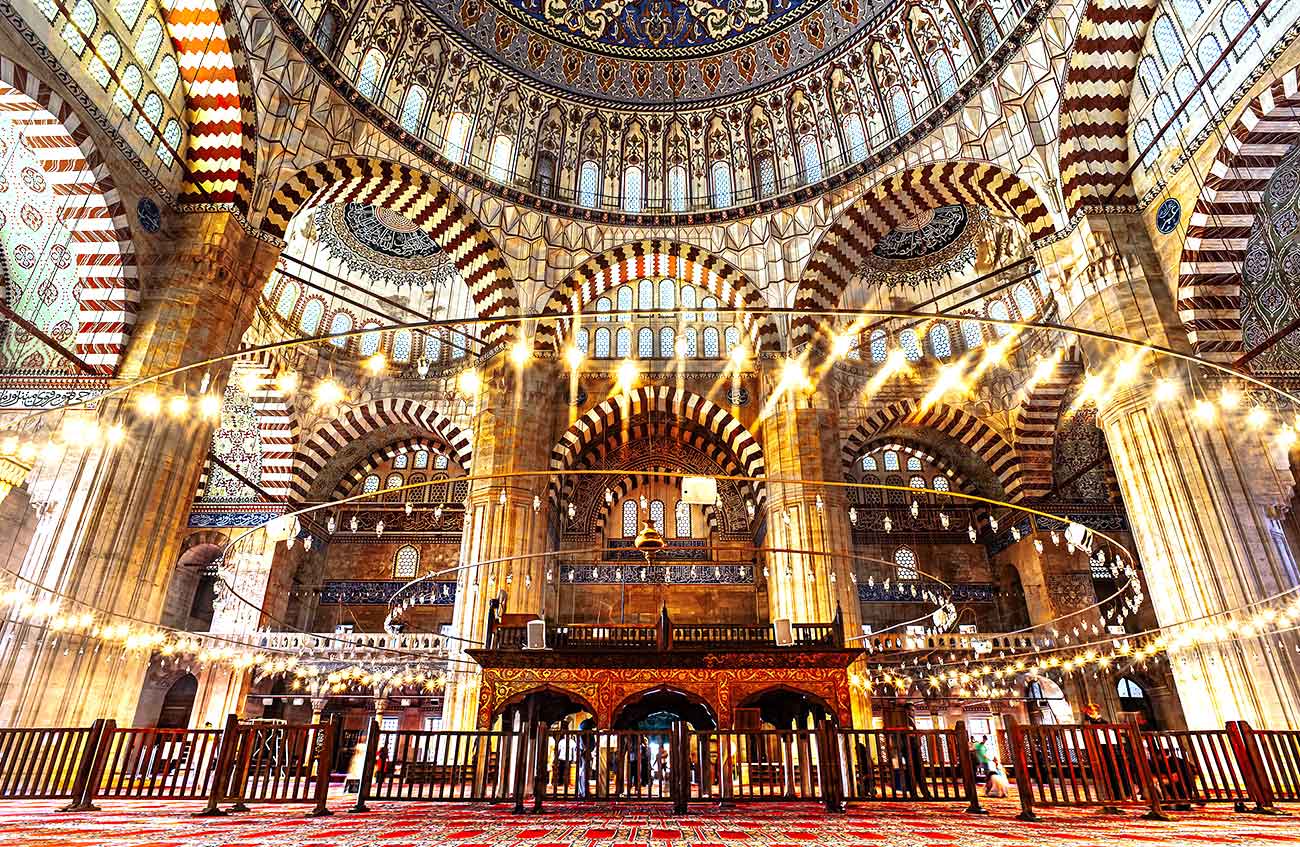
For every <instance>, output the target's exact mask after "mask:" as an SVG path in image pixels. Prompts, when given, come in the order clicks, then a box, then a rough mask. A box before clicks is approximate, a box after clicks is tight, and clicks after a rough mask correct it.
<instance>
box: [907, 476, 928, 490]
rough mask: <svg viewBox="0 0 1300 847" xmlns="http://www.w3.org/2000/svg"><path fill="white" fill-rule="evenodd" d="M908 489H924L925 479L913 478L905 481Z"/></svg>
mask: <svg viewBox="0 0 1300 847" xmlns="http://www.w3.org/2000/svg"><path fill="white" fill-rule="evenodd" d="M907 487H908V488H925V477H921V476H914V477H912V478H911V479H909V480H908V481H907Z"/></svg>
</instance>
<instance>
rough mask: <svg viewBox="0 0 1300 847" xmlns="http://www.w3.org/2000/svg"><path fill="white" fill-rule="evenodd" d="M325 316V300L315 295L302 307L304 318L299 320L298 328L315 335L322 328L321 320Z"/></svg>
mask: <svg viewBox="0 0 1300 847" xmlns="http://www.w3.org/2000/svg"><path fill="white" fill-rule="evenodd" d="M324 317H325V301H324V300H321V299H320V298H319V297H313V298H311V299H310V300H308V301H307V304H306V305H305V306H303V307H302V318H301V319H300V320H299V321H298V328H299V329H301V330H302V331H303V332H305V333H307V334H308V335H315V334H316V333H317V331H319V330H320V322H321V319H322V318H324Z"/></svg>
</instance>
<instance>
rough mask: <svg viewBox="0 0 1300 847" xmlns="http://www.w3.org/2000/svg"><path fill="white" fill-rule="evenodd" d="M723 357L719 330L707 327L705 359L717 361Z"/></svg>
mask: <svg viewBox="0 0 1300 847" xmlns="http://www.w3.org/2000/svg"><path fill="white" fill-rule="evenodd" d="M721 355H722V351H721V349H720V347H719V345H718V328H717V327H714V326H707V327H705V328H704V358H706V359H716V358H718V357H719V356H721Z"/></svg>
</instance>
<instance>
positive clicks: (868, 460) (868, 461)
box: [862, 456, 879, 471]
mask: <svg viewBox="0 0 1300 847" xmlns="http://www.w3.org/2000/svg"><path fill="white" fill-rule="evenodd" d="M862 469H863V470H864V471H875V470H879V468H877V467H876V459H875V457H874V456H863V457H862Z"/></svg>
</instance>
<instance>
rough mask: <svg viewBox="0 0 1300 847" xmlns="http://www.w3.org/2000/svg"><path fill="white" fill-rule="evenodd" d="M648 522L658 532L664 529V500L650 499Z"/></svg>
mask: <svg viewBox="0 0 1300 847" xmlns="http://www.w3.org/2000/svg"><path fill="white" fill-rule="evenodd" d="M650 523H652V524H654V528H655V529H657V530H659V532H660V533H662V532H663V531H664V501H662V500H651V501H650Z"/></svg>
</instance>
